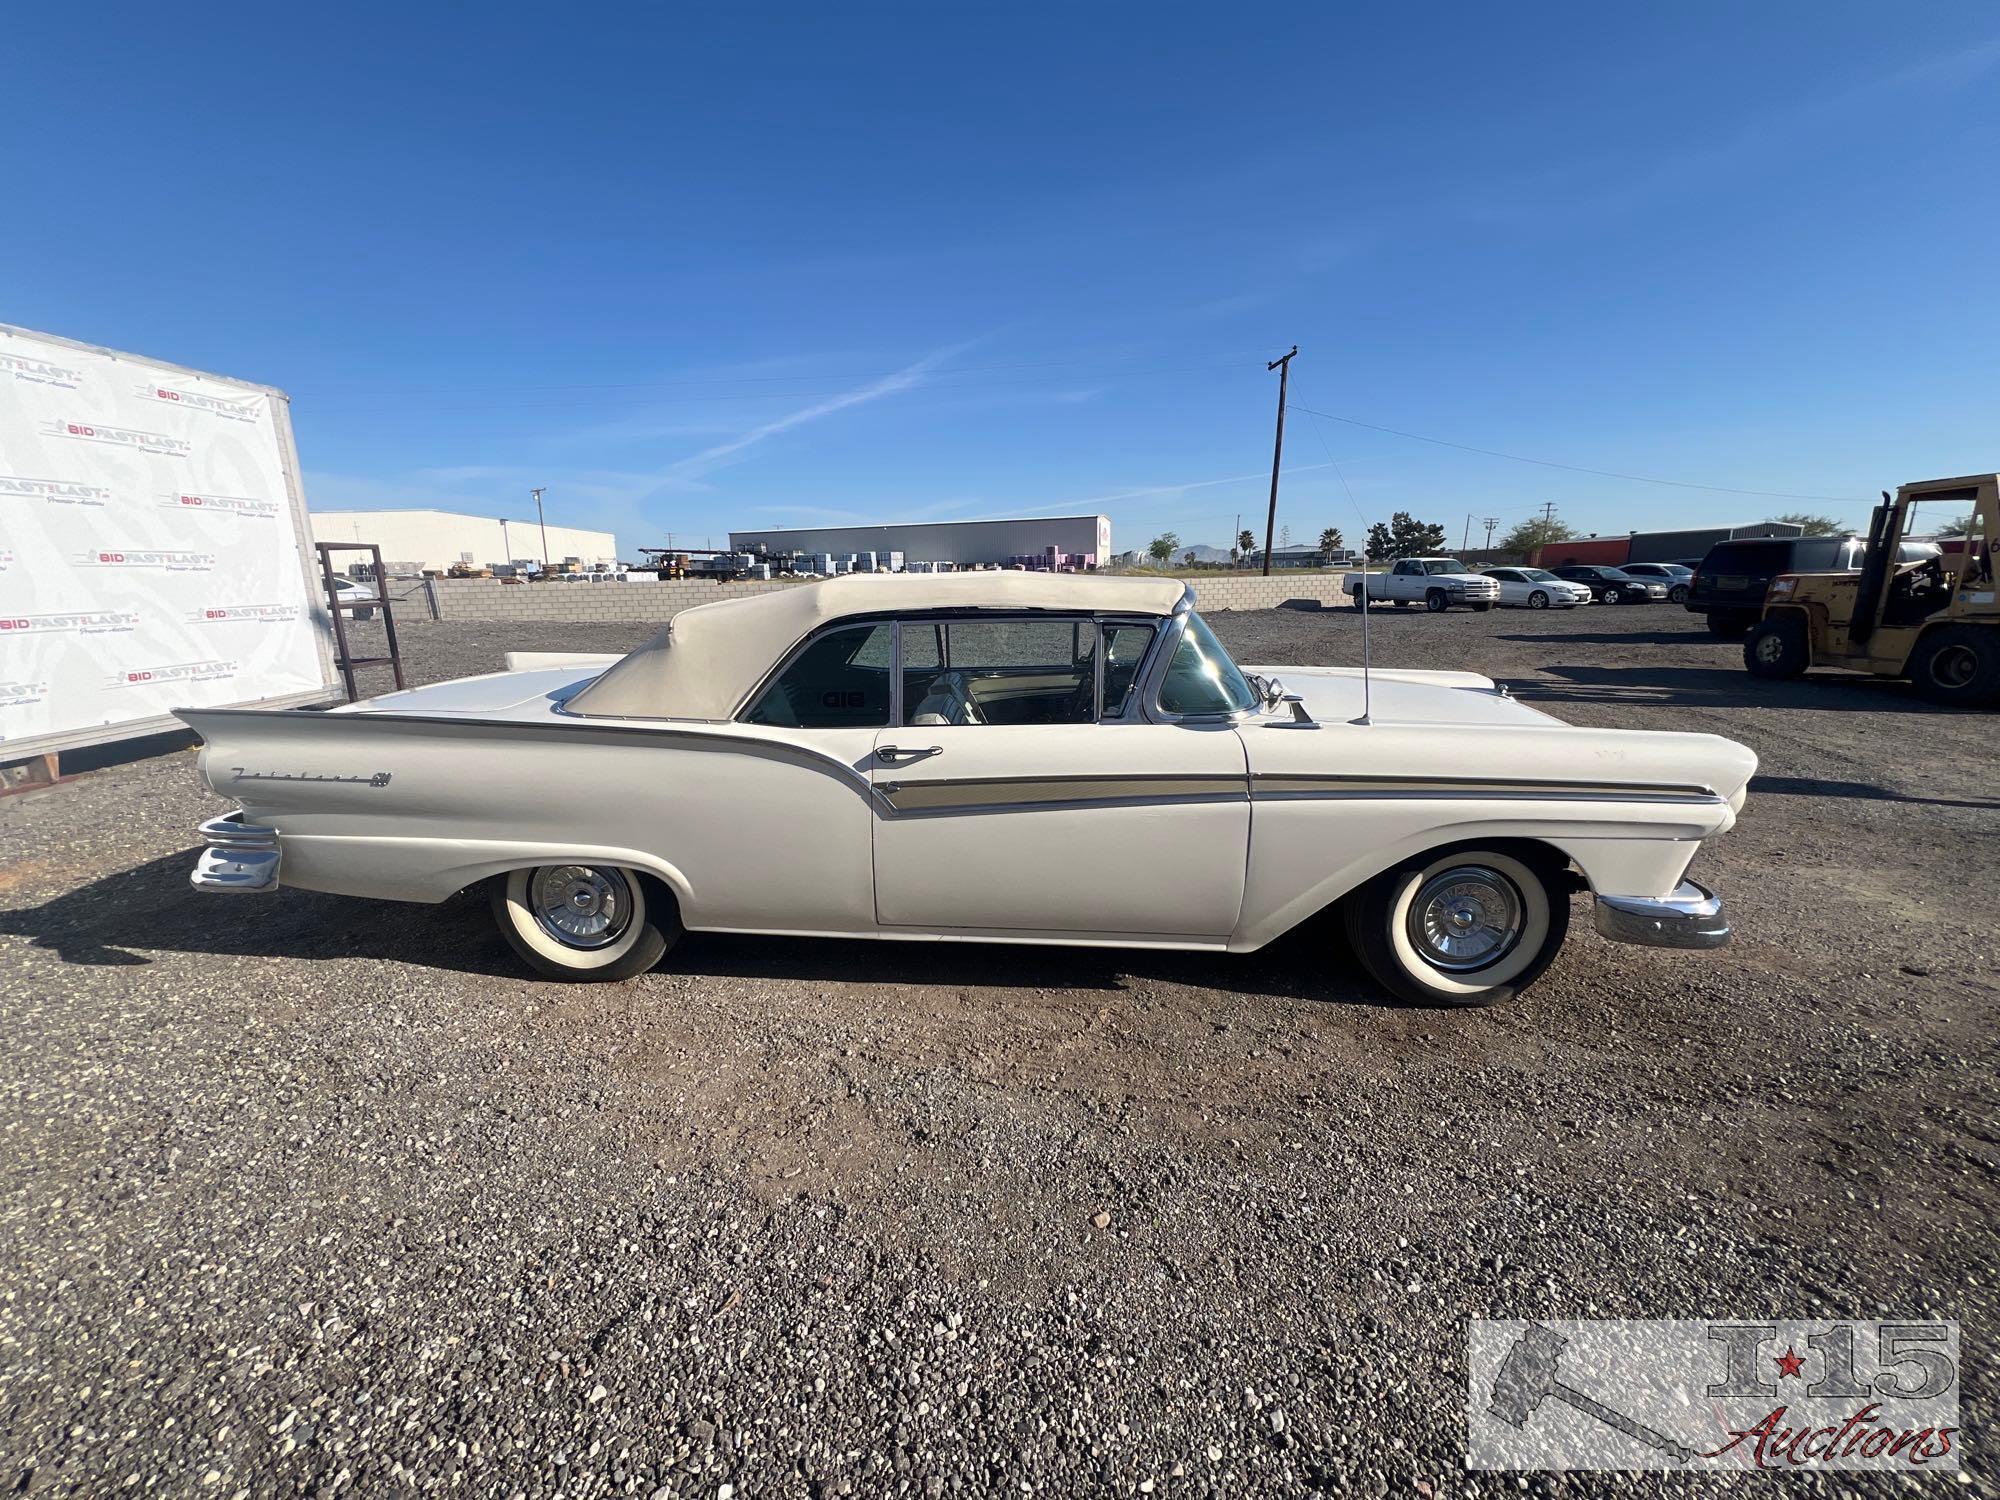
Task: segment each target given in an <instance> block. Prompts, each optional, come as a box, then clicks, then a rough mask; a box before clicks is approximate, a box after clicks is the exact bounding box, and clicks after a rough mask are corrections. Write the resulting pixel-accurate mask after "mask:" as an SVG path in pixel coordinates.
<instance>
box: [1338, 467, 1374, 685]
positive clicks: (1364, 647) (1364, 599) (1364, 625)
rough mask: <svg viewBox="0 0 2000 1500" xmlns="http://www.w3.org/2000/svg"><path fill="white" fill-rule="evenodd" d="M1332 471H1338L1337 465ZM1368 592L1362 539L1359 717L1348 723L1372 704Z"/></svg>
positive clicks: (1365, 543)
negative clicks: (1370, 692) (1369, 681)
mask: <svg viewBox="0 0 2000 1500" xmlns="http://www.w3.org/2000/svg"><path fill="white" fill-rule="evenodd" d="M1334 472H1335V473H1339V472H1340V471H1339V468H1338V466H1336V467H1335V470H1334ZM1340 482H1341V483H1342V484H1346V483H1347V478H1346V476H1345V475H1342V476H1341V481H1340ZM1368 593H1369V589H1368V543H1367V542H1366V541H1365V540H1364V541H1363V542H1362V544H1361V587H1360V588H1359V589H1358V590H1356V591H1355V597H1356V598H1358V599H1359V600H1360V601H1361V717H1360V718H1358V719H1349V720H1348V723H1350V724H1367V723H1368V722H1369V718H1368V710H1369V708H1370V707H1371V706H1372V705H1371V704H1370V701H1369V690H1368Z"/></svg>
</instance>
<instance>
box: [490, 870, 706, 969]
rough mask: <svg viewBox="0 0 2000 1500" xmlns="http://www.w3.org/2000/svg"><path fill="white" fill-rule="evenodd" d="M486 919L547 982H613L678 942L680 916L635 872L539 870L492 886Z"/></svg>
mask: <svg viewBox="0 0 2000 1500" xmlns="http://www.w3.org/2000/svg"><path fill="white" fill-rule="evenodd" d="M493 916H494V919H495V920H496V921H497V922H498V923H499V926H500V932H501V935H502V936H504V937H505V938H506V939H507V944H508V946H509V947H511V948H512V949H513V950H514V951H515V952H516V953H517V954H519V955H520V956H521V958H522V959H523V961H525V962H526V963H527V964H528V966H529V967H530V968H532V969H534V970H536V971H537V972H538V973H541V974H545V975H547V976H548V977H549V978H551V979H573V980H595V981H605V982H608V981H615V980H620V979H630V978H632V977H633V976H634V975H638V974H643V973H645V972H646V971H647V970H648V969H650V968H652V967H653V965H654V964H656V963H658V962H659V961H660V959H661V958H662V957H663V956H664V955H665V954H666V951H667V949H668V948H670V947H672V946H673V944H674V942H675V941H676V940H677V939H678V938H679V937H680V933H681V925H680V916H679V913H678V912H676V911H675V910H674V909H673V904H672V902H671V900H670V899H668V898H666V897H664V896H662V895H660V894H659V892H658V888H657V887H654V888H653V890H651V891H649V890H648V889H647V883H646V881H645V880H644V879H643V878H642V877H641V876H640V874H639V872H638V871H637V870H628V869H623V868H620V867H618V866H614V865H586V864H562V865H539V866H536V867H534V868H532V869H526V870H515V871H512V872H511V873H509V874H506V875H502V876H500V877H498V878H497V879H495V880H494V882H493Z"/></svg>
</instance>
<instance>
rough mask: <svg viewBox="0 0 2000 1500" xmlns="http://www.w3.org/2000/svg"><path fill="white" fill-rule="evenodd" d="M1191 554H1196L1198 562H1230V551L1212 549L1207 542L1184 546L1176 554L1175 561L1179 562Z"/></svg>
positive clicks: (1224, 548)
mask: <svg viewBox="0 0 2000 1500" xmlns="http://www.w3.org/2000/svg"><path fill="white" fill-rule="evenodd" d="M1190 552H1192V553H1193V554H1194V560H1195V561H1196V562H1205V563H1226V562H1228V561H1229V549H1228V548H1227V547H1211V546H1209V545H1208V544H1207V543H1205V542H1195V543H1193V544H1191V545H1184V546H1183V547H1182V548H1181V549H1180V551H1178V552H1176V553H1175V554H1174V561H1175V562H1179V561H1180V560H1181V559H1182V558H1183V557H1186V556H1187V555H1188V553H1190Z"/></svg>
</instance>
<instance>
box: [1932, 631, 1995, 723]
mask: <svg viewBox="0 0 2000 1500" xmlns="http://www.w3.org/2000/svg"><path fill="white" fill-rule="evenodd" d="M1910 679H1911V681H1913V682H1915V683H1916V685H1917V691H1918V692H1920V693H1922V694H1923V695H1924V696H1925V697H1926V698H1928V699H1930V700H1931V702H1933V703H1945V704H1950V705H1953V706H1955V707H1968V708H1969V707H1975V706H1977V705H1979V704H1982V703H1991V702H1993V701H1994V700H1995V699H2000V630H1993V629H1990V628H1983V627H1981V626H1978V625H1947V626H1945V627H1944V629H1942V630H1936V631H1932V632H1931V633H1930V634H1929V635H1927V636H1925V637H1924V638H1923V639H1922V640H1921V641H1919V642H1917V649H1916V650H1915V651H1914V652H1913V653H1911V656H1910Z"/></svg>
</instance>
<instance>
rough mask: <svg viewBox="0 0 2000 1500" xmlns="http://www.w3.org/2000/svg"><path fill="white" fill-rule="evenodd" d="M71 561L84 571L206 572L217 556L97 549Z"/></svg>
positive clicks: (210, 553) (83, 553) (194, 553)
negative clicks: (117, 569) (103, 569)
mask: <svg viewBox="0 0 2000 1500" xmlns="http://www.w3.org/2000/svg"><path fill="white" fill-rule="evenodd" d="M71 561H72V562H73V563H74V564H75V565H76V566H77V567H80V568H140V569H144V568H154V569H158V570H160V571H162V572H167V573H206V572H208V571H209V570H210V569H212V568H213V567H214V566H215V554H214V553H213V552H187V551H181V550H177V549H175V550H163V549H160V548H154V547H131V548H126V547H93V548H92V549H91V550H90V551H88V552H82V553H79V554H77V556H76V557H74V558H72V559H71Z"/></svg>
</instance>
